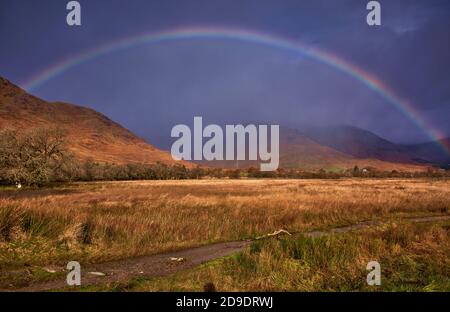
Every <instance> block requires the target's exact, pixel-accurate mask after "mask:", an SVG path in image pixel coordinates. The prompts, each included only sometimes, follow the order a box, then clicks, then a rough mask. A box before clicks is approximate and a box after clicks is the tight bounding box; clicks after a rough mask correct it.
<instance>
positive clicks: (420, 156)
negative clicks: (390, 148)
mask: <svg viewBox="0 0 450 312" xmlns="http://www.w3.org/2000/svg"><path fill="white" fill-rule="evenodd" d="M439 143H440V144H439V145H441V146H439V145H438V144H436V142H427V143H422V144H412V145H406V146H405V148H406V149H407V150H408V152H409V153H410V155H411V157H412V158H413V160H414V161H416V162H420V163H432V164H439V165H442V166H445V167H449V166H450V156H449V155H448V154H447V153H445V152H444V150H443V148H442V145H444V146H450V138H446V139H442V140H440V141H439Z"/></svg>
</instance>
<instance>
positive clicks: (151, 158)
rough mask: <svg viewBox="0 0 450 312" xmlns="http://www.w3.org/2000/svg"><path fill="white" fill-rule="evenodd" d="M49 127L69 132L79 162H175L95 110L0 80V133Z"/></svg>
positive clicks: (70, 143) (73, 150)
mask: <svg viewBox="0 0 450 312" xmlns="http://www.w3.org/2000/svg"><path fill="white" fill-rule="evenodd" d="M49 126H57V127H61V128H63V129H65V130H66V131H67V132H68V142H69V148H70V150H71V151H72V152H73V153H74V155H75V157H76V158H78V159H88V158H92V159H93V160H95V161H98V162H110V163H117V164H124V163H155V162H157V161H160V162H163V163H166V164H172V163H174V162H175V161H174V160H173V159H172V157H171V155H170V154H169V153H167V152H164V151H161V150H159V149H157V148H155V147H153V146H152V145H150V144H148V143H146V142H145V141H144V140H143V139H141V138H139V137H137V136H136V135H134V134H133V133H132V132H130V131H129V130H127V129H125V128H124V127H122V126H121V125H119V124H118V123H116V122H114V121H112V120H110V119H109V118H108V117H106V116H104V115H102V114H100V113H98V112H96V111H94V110H92V109H89V108H85V107H81V106H76V105H72V104H67V103H59V102H57V103H49V102H46V101H44V100H41V99H39V98H37V97H34V96H32V95H30V94H28V93H27V92H25V91H24V90H22V89H20V88H19V87H17V86H15V85H13V84H12V83H10V82H9V81H8V80H6V79H4V78H1V77H0V130H2V129H16V130H28V129H32V128H33V127H49Z"/></svg>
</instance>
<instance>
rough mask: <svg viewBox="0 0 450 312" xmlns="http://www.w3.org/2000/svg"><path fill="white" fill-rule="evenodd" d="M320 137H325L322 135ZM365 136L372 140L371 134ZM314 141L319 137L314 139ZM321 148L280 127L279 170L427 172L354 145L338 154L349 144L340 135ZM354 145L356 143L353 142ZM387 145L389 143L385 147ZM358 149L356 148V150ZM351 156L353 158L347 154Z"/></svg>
mask: <svg viewBox="0 0 450 312" xmlns="http://www.w3.org/2000/svg"><path fill="white" fill-rule="evenodd" d="M320 135H324V133H321V134H320ZM367 135H368V136H374V135H373V134H372V135H370V132H369V134H367ZM314 137H315V138H317V137H318V135H317V134H316V136H314ZM321 141H322V142H323V144H321V143H320V142H318V140H316V139H313V138H312V133H311V132H310V131H308V132H305V131H303V130H297V129H293V128H289V127H280V167H281V168H301V169H304V170H318V169H326V170H335V171H341V170H345V169H350V168H353V167H354V166H358V167H360V168H364V167H366V168H368V167H372V168H377V169H378V170H389V171H390V170H401V171H422V170H426V168H427V167H426V166H424V164H420V163H416V162H414V161H409V160H407V159H405V161H404V162H401V161H399V160H400V158H396V161H395V162H393V161H387V160H383V159H378V158H377V157H375V155H373V154H372V153H368V152H364V150H362V148H363V147H362V146H361V147H360V148H361V150H360V151H359V153H356V152H354V149H355V150H357V147H356V144H354V145H353V146H352V147H349V148H348V149H344V148H342V151H341V150H338V149H337V148H335V147H334V146H336V147H339V145H340V144H344V142H348V144H350V143H351V142H352V140H351V139H349V138H346V137H345V136H344V135H343V134H342V137H341V141H340V144H335V145H334V146H333V144H331V143H335V142H334V141H333V140H332V139H330V140H329V141H328V139H327V140H325V138H324V136H323V137H322V140H321ZM356 141H357V140H356ZM386 142H387V141H386ZM385 144H386V145H388V143H385ZM358 148H359V147H358ZM350 152H352V153H354V154H355V155H352V154H350ZM373 152H374V153H375V152H376V148H375V147H373ZM200 163H201V164H203V165H206V166H212V167H226V168H246V167H250V166H254V167H257V166H259V162H258V161H238V162H236V161H213V162H206V161H202V162H200Z"/></svg>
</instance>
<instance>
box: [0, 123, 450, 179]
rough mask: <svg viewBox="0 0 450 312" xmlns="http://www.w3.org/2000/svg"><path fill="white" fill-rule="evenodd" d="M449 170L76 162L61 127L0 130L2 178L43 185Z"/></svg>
mask: <svg viewBox="0 0 450 312" xmlns="http://www.w3.org/2000/svg"><path fill="white" fill-rule="evenodd" d="M449 176H450V171H448V170H447V171H444V170H438V169H433V168H430V169H429V170H428V171H426V172H415V173H411V172H399V171H377V170H376V169H375V168H358V167H356V166H355V167H354V168H351V169H348V170H345V171H339V172H330V171H326V170H323V169H321V170H317V171H305V170H301V169H297V168H292V169H287V168H279V169H278V170H276V171H260V170H259V169H258V168H254V167H251V168H245V169H222V168H208V167H200V166H193V167H189V168H188V167H186V166H184V165H182V164H175V165H167V164H164V163H155V164H138V163H130V164H112V163H99V162H96V161H94V160H92V159H88V160H84V161H80V160H78V159H76V158H75V157H74V156H73V154H72V153H71V152H70V151H69V148H68V146H67V133H66V131H64V130H63V129H60V128H56V127H55V128H36V129H33V130H31V131H28V132H24V133H19V132H18V131H17V130H4V131H1V132H0V183H2V184H23V185H35V186H43V185H47V184H49V183H53V182H71V181H114V180H171V179H172V180H175V179H176V180H181V179H207V178H222V179H224V178H225V179H226V178H228V179H242V178H284V179H314V178H317V179H337V178H342V177H369V178H390V177H399V178H402V177H403V178H411V177H449Z"/></svg>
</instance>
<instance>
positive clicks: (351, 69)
mask: <svg viewBox="0 0 450 312" xmlns="http://www.w3.org/2000/svg"><path fill="white" fill-rule="evenodd" d="M191 39H216V40H217V39H220V40H237V41H244V42H249V43H254V44H258V45H263V46H268V47H272V48H278V49H282V50H287V51H291V52H293V53H298V54H301V55H303V56H305V57H308V58H310V59H313V60H315V61H318V62H320V63H323V64H326V65H328V66H331V67H332V68H335V69H336V70H339V71H340V72H342V73H345V74H346V75H349V76H350V77H353V78H354V79H356V80H357V81H359V82H360V83H362V84H363V85H365V86H366V87H368V88H370V89H371V90H373V91H374V92H376V93H377V94H379V95H380V96H381V97H382V98H384V99H385V100H386V101H387V102H389V103H391V104H392V105H393V106H394V107H395V108H396V109H398V110H399V111H400V112H401V113H402V114H404V115H405V116H407V117H408V118H409V119H410V120H411V121H412V122H413V123H414V124H415V125H416V126H417V127H419V128H420V129H422V130H423V131H424V132H425V133H426V134H427V135H428V137H429V138H430V139H431V140H433V141H436V142H437V143H438V144H439V145H440V146H441V147H442V149H443V150H444V151H445V152H446V153H447V154H448V155H450V146H447V145H446V143H445V141H444V140H442V141H441V140H440V139H441V138H443V137H444V135H443V134H442V133H440V132H439V131H438V130H437V129H434V128H432V127H430V126H429V125H427V124H426V122H425V120H423V118H421V116H420V114H419V113H418V112H417V110H416V109H415V108H414V107H413V105H412V104H411V103H410V102H408V101H406V100H404V99H402V98H401V97H399V96H398V95H397V94H396V93H395V92H394V91H393V90H392V89H391V88H389V87H388V86H387V85H386V84H384V83H383V82H381V81H380V80H379V79H378V78H377V77H375V76H373V75H371V74H369V73H367V72H366V71H364V70H362V69H361V68H358V67H356V66H355V65H353V64H351V63H349V62H347V61H345V60H343V59H341V58H339V57H337V56H335V55H332V54H330V53H328V52H325V51H322V50H319V49H317V48H315V47H311V46H308V45H305V44H302V43H300V42H298V41H294V40H290V39H286V38H280V37H277V36H273V35H269V34H264V33H258V32H255V31H246V30H241V29H233V28H205V27H198V28H197V27H191V28H177V29H171V30H167V31H161V32H156V33H142V34H139V35H136V36H132V37H127V38H123V39H120V40H117V41H113V42H111V43H108V44H104V45H100V46H97V47H95V48H93V49H90V50H87V51H83V52H81V53H79V54H75V55H72V56H70V57H68V58H66V59H63V60H62V61H60V62H57V63H55V64H53V65H52V66H50V67H48V68H47V69H45V70H44V71H42V72H40V73H38V74H37V75H36V76H34V77H32V78H31V79H30V80H29V81H27V82H25V83H24V84H22V86H23V87H24V89H26V90H27V91H33V90H34V89H36V88H39V87H40V86H42V85H43V84H45V83H46V82H48V81H49V80H51V79H52V78H54V77H56V76H58V75H60V74H62V73H63V72H65V71H67V70H68V69H70V68H72V67H74V66H77V65H79V64H82V63H85V62H88V61H91V60H94V59H96V58H99V57H101V56H103V55H106V54H108V53H111V52H117V51H120V50H125V49H128V48H131V47H135V46H139V45H143V44H157V43H161V42H165V41H174V40H191Z"/></svg>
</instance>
